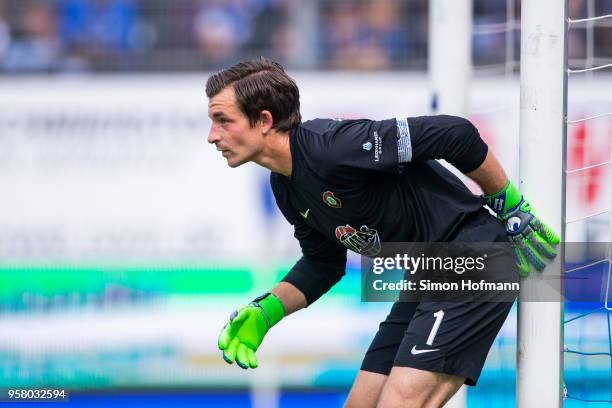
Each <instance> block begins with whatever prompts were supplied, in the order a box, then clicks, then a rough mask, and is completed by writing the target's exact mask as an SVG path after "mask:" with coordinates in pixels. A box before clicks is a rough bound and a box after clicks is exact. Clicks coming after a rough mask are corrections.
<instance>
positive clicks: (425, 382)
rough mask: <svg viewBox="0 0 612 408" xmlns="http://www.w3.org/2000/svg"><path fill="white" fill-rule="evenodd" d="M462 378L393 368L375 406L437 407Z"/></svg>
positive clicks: (385, 407)
mask: <svg viewBox="0 0 612 408" xmlns="http://www.w3.org/2000/svg"><path fill="white" fill-rule="evenodd" d="M464 381H465V378H464V377H459V376H455V375H449V374H441V373H432V372H429V371H425V370H419V369H416V368H410V367H393V369H392V370H391V374H390V375H389V378H387V381H386V382H385V386H384V388H383V390H382V393H381V395H380V398H379V401H378V405H377V407H378V408H396V407H421V408H438V407H442V406H444V404H446V402H447V401H448V400H450V398H451V397H452V396H453V395H454V394H455V393H456V392H457V391H458V390H459V388H461V386H462V385H463V382H464Z"/></svg>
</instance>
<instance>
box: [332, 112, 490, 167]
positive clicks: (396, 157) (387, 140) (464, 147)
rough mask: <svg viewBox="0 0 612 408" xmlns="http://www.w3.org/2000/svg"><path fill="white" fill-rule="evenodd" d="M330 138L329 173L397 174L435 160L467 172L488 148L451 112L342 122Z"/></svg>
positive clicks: (470, 125)
mask: <svg viewBox="0 0 612 408" xmlns="http://www.w3.org/2000/svg"><path fill="white" fill-rule="evenodd" d="M328 140H329V142H328V143H329V144H328V146H327V149H326V150H327V158H328V160H329V163H331V164H332V166H331V167H330V170H331V171H330V172H329V173H331V174H334V173H337V172H340V173H341V174H344V173H346V171H350V170H353V171H355V170H356V171H380V172H387V173H395V172H398V171H399V168H400V166H399V165H401V164H404V163H410V162H417V161H426V160H433V159H445V160H446V161H448V162H449V163H451V164H452V165H453V166H455V167H456V168H457V169H459V170H461V171H462V172H463V173H469V172H470V171H472V170H475V169H476V168H477V167H479V166H480V165H481V164H482V162H483V161H484V159H485V157H486V155H487V151H488V147H487V145H486V143H485V142H484V141H483V140H482V139H481V138H480V135H479V133H478V130H477V129H476V127H474V125H472V123H470V122H469V121H468V120H467V119H463V118H460V117H455V116H448V115H439V116H422V117H415V118H397V119H389V120H383V121H368V120H357V121H343V122H341V123H339V124H338V125H337V126H336V127H335V128H334V129H333V132H332V134H330V135H329V136H328Z"/></svg>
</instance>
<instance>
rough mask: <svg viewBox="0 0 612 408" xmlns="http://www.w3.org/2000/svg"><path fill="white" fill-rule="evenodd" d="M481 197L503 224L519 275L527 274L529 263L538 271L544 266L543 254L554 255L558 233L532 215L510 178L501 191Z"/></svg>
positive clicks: (555, 254) (529, 207)
mask: <svg viewBox="0 0 612 408" xmlns="http://www.w3.org/2000/svg"><path fill="white" fill-rule="evenodd" d="M483 197H484V199H485V202H486V204H487V205H488V206H489V207H490V208H491V209H492V210H493V211H495V213H496V214H497V218H498V219H499V220H500V221H502V222H504V223H505V224H506V233H507V234H508V238H509V240H510V242H512V245H513V247H514V255H515V257H516V264H517V267H518V271H519V274H520V275H521V276H528V275H529V270H530V266H529V264H530V263H531V264H532V265H533V266H534V267H535V268H536V269H537V270H539V271H541V270H542V269H544V267H545V266H546V264H545V262H544V258H543V256H544V257H546V258H549V259H552V258H554V257H555V256H557V251H556V250H555V248H554V245H557V244H558V243H559V236H558V235H557V234H555V232H554V231H553V230H552V229H550V227H548V226H547V225H546V224H544V223H543V222H542V221H541V220H540V219H539V218H537V217H536V216H535V214H534V213H533V211H532V209H531V205H530V204H529V202H527V200H525V198H523V196H522V195H521V193H519V191H518V189H517V188H516V187H515V186H514V184H512V183H511V182H510V180H508V183H506V187H504V189H503V190H502V191H500V192H498V193H497V194H493V195H484V196H483Z"/></svg>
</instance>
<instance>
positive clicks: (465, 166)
mask: <svg viewBox="0 0 612 408" xmlns="http://www.w3.org/2000/svg"><path fill="white" fill-rule="evenodd" d="M401 121H402V120H400V119H398V123H400V122H401ZM406 122H407V125H408V126H407V131H406V132H407V134H408V141H407V143H408V144H409V145H410V146H411V147H410V149H409V150H410V151H411V155H410V157H408V160H406V161H425V160H432V159H444V160H446V161H447V162H449V163H450V164H452V165H453V166H455V167H456V168H457V169H459V170H460V171H461V172H462V173H469V172H471V171H473V170H476V169H477V168H478V167H479V166H480V165H481V164H482V162H484V160H485V157H486V156H487V152H488V146H487V144H486V143H485V142H484V141H483V140H482V139H481V138H480V134H479V133H478V129H476V127H475V126H474V125H473V124H472V123H471V122H470V121H469V120H467V119H464V118H460V117H457V116H449V115H438V116H421V117H415V118H408V119H407V120H406Z"/></svg>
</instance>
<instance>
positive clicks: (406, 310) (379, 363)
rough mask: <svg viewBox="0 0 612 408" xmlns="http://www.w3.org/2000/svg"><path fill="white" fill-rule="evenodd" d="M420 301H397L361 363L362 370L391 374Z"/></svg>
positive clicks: (380, 326) (381, 324)
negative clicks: (398, 351)
mask: <svg viewBox="0 0 612 408" xmlns="http://www.w3.org/2000/svg"><path fill="white" fill-rule="evenodd" d="M417 306H418V303H409V302H395V303H394V304H393V306H392V307H391V311H390V312H389V315H388V316H387V317H386V319H385V320H384V321H383V322H381V323H380V325H379V328H378V332H377V333H376V336H374V340H372V343H371V344H370V347H369V348H368V351H367V352H366V354H365V357H364V359H363V362H362V364H361V370H362V371H368V372H372V373H378V374H384V375H389V373H390V372H391V368H392V367H393V362H394V361H395V356H396V354H397V350H398V349H399V347H400V344H401V343H402V340H403V339H404V335H405V332H406V329H408V325H409V324H410V321H411V319H412V317H413V316H414V313H415V311H416V309H417Z"/></svg>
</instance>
